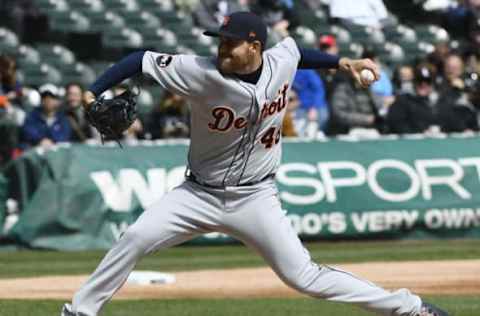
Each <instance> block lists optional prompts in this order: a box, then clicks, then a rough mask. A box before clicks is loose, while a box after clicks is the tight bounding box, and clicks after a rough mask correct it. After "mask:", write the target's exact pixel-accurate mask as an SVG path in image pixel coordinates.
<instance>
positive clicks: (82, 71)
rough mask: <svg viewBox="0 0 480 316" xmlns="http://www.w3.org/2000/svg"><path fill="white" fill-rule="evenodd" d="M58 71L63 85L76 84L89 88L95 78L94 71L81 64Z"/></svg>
mask: <svg viewBox="0 0 480 316" xmlns="http://www.w3.org/2000/svg"><path fill="white" fill-rule="evenodd" d="M60 70H61V72H62V76H63V82H64V83H68V82H78V83H80V84H82V85H83V86H89V85H90V84H92V83H93V81H95V78H96V75H95V71H94V70H93V69H92V68H91V67H89V66H87V65H85V64H83V63H74V64H73V65H72V66H70V67H68V68H62V69H60Z"/></svg>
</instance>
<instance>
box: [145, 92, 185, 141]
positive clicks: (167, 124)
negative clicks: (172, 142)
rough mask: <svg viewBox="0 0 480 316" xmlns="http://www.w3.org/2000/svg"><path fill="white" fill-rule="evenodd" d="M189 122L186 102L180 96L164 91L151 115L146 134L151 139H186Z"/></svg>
mask: <svg viewBox="0 0 480 316" xmlns="http://www.w3.org/2000/svg"><path fill="white" fill-rule="evenodd" d="M189 120H190V118H189V108H188V104H187V101H186V100H185V99H184V98H183V97H182V96H180V95H177V94H174V93H171V92H169V91H166V92H165V95H164V96H163V98H162V100H161V101H160V103H159V104H158V105H157V106H156V107H155V108H154V109H153V111H152V113H151V121H150V124H149V128H148V133H149V134H150V135H151V138H152V139H159V138H169V137H172V138H173V137H175V138H188V137H189V135H190V127H189Z"/></svg>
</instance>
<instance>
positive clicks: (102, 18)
mask: <svg viewBox="0 0 480 316" xmlns="http://www.w3.org/2000/svg"><path fill="white" fill-rule="evenodd" d="M88 18H89V20H90V29H91V30H92V31H93V32H99V33H101V32H103V31H104V30H106V29H107V28H116V29H117V30H118V29H121V28H123V27H124V26H125V25H126V24H125V20H124V18H123V17H122V16H120V15H119V14H117V13H115V12H112V11H103V12H91V13H90V14H89V16H88Z"/></svg>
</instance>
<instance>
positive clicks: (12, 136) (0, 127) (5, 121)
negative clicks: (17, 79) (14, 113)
mask: <svg viewBox="0 0 480 316" xmlns="http://www.w3.org/2000/svg"><path fill="white" fill-rule="evenodd" d="M10 107H11V104H10V103H9V101H8V99H7V97H6V96H0V135H1V136H2V141H1V142H0V167H1V166H3V165H4V164H5V163H7V162H8V161H10V159H11V158H12V156H13V152H14V150H15V148H16V147H17V145H18V131H19V128H18V124H17V123H16V122H15V121H14V120H13V119H12V118H11V116H10V115H9V113H8V108H10Z"/></svg>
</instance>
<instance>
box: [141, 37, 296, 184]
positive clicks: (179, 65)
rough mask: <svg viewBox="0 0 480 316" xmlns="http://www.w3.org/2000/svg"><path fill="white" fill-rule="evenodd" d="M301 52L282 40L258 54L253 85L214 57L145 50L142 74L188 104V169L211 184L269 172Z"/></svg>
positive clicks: (257, 177)
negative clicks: (226, 71)
mask: <svg viewBox="0 0 480 316" xmlns="http://www.w3.org/2000/svg"><path fill="white" fill-rule="evenodd" d="M299 59H300V53H299V51H298V48H297V45H296V43H295V42H294V40H293V39H291V38H287V39H285V40H283V41H282V42H280V43H279V44H277V45H276V46H275V47H273V48H271V49H268V50H266V51H264V53H263V71H262V74H261V76H260V79H259V81H258V82H257V84H256V85H254V84H251V83H247V82H244V81H241V80H240V79H237V78H235V77H224V76H222V75H221V74H220V73H219V71H218V70H217V68H216V65H215V60H214V59H212V58H209V57H199V56H192V55H176V56H169V55H162V54H159V53H154V52H147V53H146V54H145V55H144V58H143V72H144V73H147V74H149V75H150V76H151V77H153V78H154V79H155V80H156V81H158V83H160V85H161V86H162V87H164V88H165V89H168V90H170V91H173V92H176V93H178V94H181V95H183V96H185V97H186V98H187V99H188V101H189V103H190V105H191V114H192V115H191V127H192V128H191V130H192V131H193V132H192V134H191V144H190V152H189V159H188V164H189V168H190V169H191V171H192V173H193V174H194V175H195V176H196V177H197V178H200V179H201V180H202V181H204V182H206V183H209V184H213V185H221V184H224V185H238V184H239V183H248V182H253V181H258V180H260V179H262V178H264V177H265V176H267V175H268V174H273V173H275V171H276V170H277V168H278V166H279V164H280V156H281V144H280V142H281V137H280V136H281V128H282V120H283V116H284V113H285V108H286V105H287V93H288V90H289V89H290V86H291V84H292V82H293V79H294V76H295V72H296V69H297V64H298V62H299Z"/></svg>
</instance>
